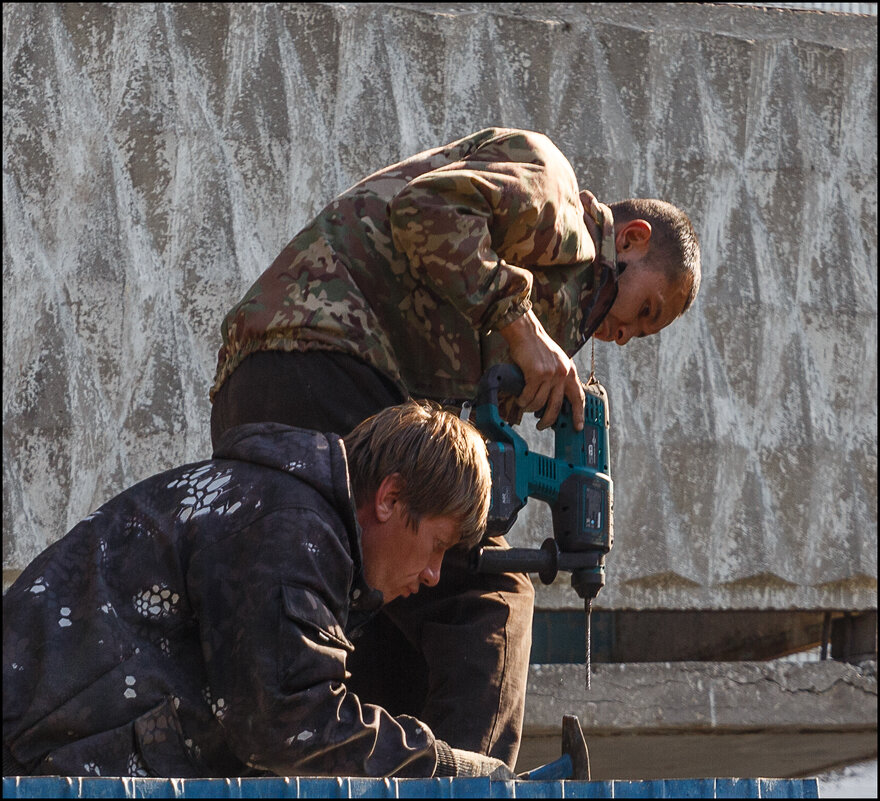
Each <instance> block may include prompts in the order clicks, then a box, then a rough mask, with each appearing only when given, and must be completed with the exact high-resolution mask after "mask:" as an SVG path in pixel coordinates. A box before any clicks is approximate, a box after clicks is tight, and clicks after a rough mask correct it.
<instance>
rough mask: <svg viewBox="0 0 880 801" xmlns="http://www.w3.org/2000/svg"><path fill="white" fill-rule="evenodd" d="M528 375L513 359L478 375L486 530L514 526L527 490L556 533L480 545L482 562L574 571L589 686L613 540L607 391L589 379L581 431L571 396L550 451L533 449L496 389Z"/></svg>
mask: <svg viewBox="0 0 880 801" xmlns="http://www.w3.org/2000/svg"><path fill="white" fill-rule="evenodd" d="M524 385H525V381H524V379H523V375H522V372H521V371H520V369H519V368H518V367H516V366H514V365H510V364H503V365H496V366H495V367H492V368H490V369H489V370H488V371H487V372H486V373H485V375H484V376H483V378H482V380H481V382H480V388H479V393H478V395H477V402H476V404H475V424H476V426H477V428H478V429H479V430H480V431H481V432H482V434H483V435H484V436H485V437H486V438H487V440H488V450H489V463H490V467H491V470H492V499H491V504H490V509H489V522H488V526H487V533H489V534H504V533H506V532H507V531H509V530H510V527H511V526H512V525H513V523H514V521H515V520H516V516H517V514H518V513H519V510H520V509H522V507H523V506H525V503H526V501H527V500H528V499H529V498H537V499H538V500H541V501H544V502H545V503H547V504H549V505H550V509H551V512H552V518H553V537H552V538H548V539H547V540H546V541H545V542H544V543H543V544H542V545H541V547H540V549H530V548H509V549H508V548H490V547H486V548H481V549H480V550H479V551H478V552H477V553H476V555H475V557H476V558H475V562H476V568H477V570H479V571H481V572H485V573H507V572H523V573H537V574H538V575H539V577H540V579H541V581H542V582H543V583H544V584H550V583H552V582H553V580H554V579H555V578H556V575H557V573H558V572H559V571H560V570H566V571H569V572H571V583H572V587H574V590H575V592H576V593H577V594H578V595H579V596H580V597H581V598H583V599H584V613H585V628H586V668H587V677H586V686H587V689H589V687H590V612H591V605H592V600H593V598H595V597H596V595H598V593H599V590H600V589H602V587H603V586H604V585H605V554H606V553H608V551H609V550H611V545H612V543H613V541H614V528H613V487H612V483H611V459H610V452H609V448H608V428H609V420H608V395H607V393H606V392H605V389H604V388H603V387H602V386H601V385H600V384H598V383H591V384H588V385H587V386H586V387H585V392H586V403H585V408H584V428H583V431H575V429H574V423H573V420H572V414H571V405H570V404H569V402H568V400H566V401H565V402H564V403H563V407H562V411H561V412H560V413H559V416H558V418H557V419H556V422H555V423H554V424H553V430H554V432H555V435H556V444H555V452H554V455H553V457H552V458H551V457H549V456H544V455H543V454H539V453H534V452H533V451H531V450H530V449H529V447H528V444H527V443H526V441H525V440H524V439H523V438H522V437H520V436H519V435H518V434H517V433H516V432H515V431H514V429H513V427H512V426H511V425H509V424H508V423H506V422H505V421H504V420H502V419H501V416H500V415H499V413H498V393H499V392H507V393H509V394H511V395H519V394H520V393H521V392H522V390H523V387H524Z"/></svg>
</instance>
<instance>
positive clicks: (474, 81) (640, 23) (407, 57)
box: [3, 3, 877, 608]
mask: <svg viewBox="0 0 880 801" xmlns="http://www.w3.org/2000/svg"><path fill="white" fill-rule="evenodd" d="M876 68H877V32H876V26H875V25H873V24H870V23H869V22H866V18H859V17H852V16H847V15H825V14H818V13H804V12H794V11H788V10H780V9H755V8H743V7H736V6H711V5H702V4H682V5H678V4H574V5H571V4H552V3H551V4H529V3H525V4H467V5H465V4H418V5H408V4H381V3H380V4H366V5H360V4H344V3H343V4H338V3H333V4H329V3H311V4H296V3H294V4H272V3H267V4H115V3H111V4H11V3H10V4H4V7H3V217H4V222H3V552H4V568H5V569H6V570H8V571H16V570H18V569H21V568H22V567H23V566H24V565H25V564H26V563H27V562H28V561H29V560H30V559H31V558H32V557H33V556H35V555H36V554H37V553H38V552H39V551H40V550H41V549H42V548H43V547H45V546H46V545H47V544H48V543H49V542H51V541H53V540H54V539H56V538H58V537H59V536H61V535H62V534H63V533H64V532H65V531H66V530H68V529H69V528H70V527H71V526H72V525H73V524H74V523H75V522H76V521H77V520H78V519H80V518H81V517H82V516H84V515H85V514H87V513H88V512H90V511H91V510H93V509H94V508H96V507H97V506H98V505H99V504H100V503H102V502H103V501H104V500H107V499H108V498H109V497H111V496H112V495H114V494H115V493H117V492H119V491H120V490H122V489H123V488H124V487H126V486H129V485H131V484H133V483H134V482H136V481H138V480H140V479H142V478H145V477H147V476H148V475H150V474H152V473H154V472H156V471H158V470H160V469H164V468H167V467H170V466H172V465H176V464H182V463H185V462H188V461H194V460H196V459H200V458H203V457H205V456H207V455H209V453H210V445H209V435H208V418H209V404H208V399H207V393H208V387H209V385H210V382H211V378H212V375H213V370H214V366H215V357H216V351H217V348H218V346H219V324H220V321H221V319H222V317H223V315H224V314H225V312H226V310H227V309H228V308H229V307H230V305H231V304H232V303H233V302H235V301H237V300H238V299H239V297H240V296H241V294H242V293H243V292H244V290H245V289H246V288H247V287H248V286H249V285H250V283H251V282H252V281H253V279H254V278H256V276H257V275H258V274H259V273H260V272H262V270H263V269H265V267H267V266H268V265H269V263H270V262H271V261H272V259H274V257H275V256H276V255H277V253H278V252H279V251H280V249H281V248H282V247H283V246H284V244H285V243H286V242H287V241H288V240H289V239H290V237H291V236H292V234H293V233H295V231H296V230H297V229H298V228H299V227H301V226H302V225H303V224H305V223H306V222H307V221H308V220H309V218H310V216H311V215H312V214H314V213H315V212H316V211H317V210H318V209H319V208H320V207H321V206H323V205H324V204H325V203H326V202H327V201H329V200H330V199H331V198H332V197H333V195H334V194H335V193H337V192H338V191H341V190H343V189H344V188H346V187H347V186H349V185H351V184H352V183H354V182H355V181H357V180H359V179H360V178H361V177H362V176H364V175H366V174H367V173H368V172H371V171H372V170H374V169H377V168H379V167H381V166H384V165H385V164H388V163H391V162H392V161H395V160H397V159H399V158H403V157H405V156H408V155H410V154H411V153H414V152H416V151H418V150H420V149H422V148H425V147H430V146H434V145H437V144H441V143H444V142H446V141H450V140H452V139H454V138H456V137H458V136H461V135H463V134H465V133H469V132H471V131H475V130H478V129H479V128H481V127H484V126H486V125H506V126H516V127H523V128H529V129H532V130H539V131H542V132H545V133H547V134H548V135H549V136H550V137H551V138H552V139H553V140H554V141H555V142H556V143H557V144H558V145H559V146H560V148H561V149H562V151H563V152H564V153H565V154H566V155H567V156H568V157H569V159H570V160H571V162H572V164H573V166H574V168H575V171H576V173H577V174H578V176H579V178H580V180H581V183H582V185H583V186H585V187H587V188H590V189H592V190H593V191H595V192H596V194H597V195H598V196H599V197H600V198H601V199H603V200H607V201H611V200H615V199H619V198H622V197H626V196H633V195H643V196H657V197H664V198H667V199H669V200H671V201H673V202H675V203H677V204H679V205H681V206H682V207H683V208H685V209H687V210H689V211H690V212H691V216H692V218H693V220H694V222H695V225H696V226H697V229H698V231H699V232H700V235H701V239H702V244H703V250H704V282H703V289H702V292H701V296H700V298H699V300H698V302H697V304H696V306H695V307H694V309H693V310H692V311H691V312H689V313H688V314H687V315H686V316H685V317H684V318H683V319H682V320H681V321H680V322H679V323H677V324H676V325H674V326H672V327H671V328H670V329H667V331H665V332H663V334H662V335H660V336H659V337H652V338H650V339H648V340H643V341H640V342H635V343H631V344H629V345H628V346H627V347H626V348H622V349H620V348H617V347H616V346H614V345H608V344H605V343H598V345H597V354H596V355H597V361H598V372H599V376H600V378H601V379H602V380H603V382H604V383H605V384H606V385H607V386H608V388H609V392H610V396H611V403H612V419H613V428H612V439H613V468H614V479H615V499H616V520H615V529H616V544H615V549H614V551H613V552H612V554H611V556H610V557H609V569H608V570H609V583H608V587H607V588H606V590H605V591H603V594H602V595H601V596H600V598H599V602H600V603H601V604H602V605H606V606H607V605H611V606H620V607H623V606H630V607H649V608H652V607H664V606H665V607H698V608H699V607H703V608H712V607H725V606H730V607H780V608H786V607H794V606H820V607H821V606H825V607H848V608H866V607H876V575H877V563H876V546H877V541H876V540H877V536H876V532H877V519H876V500H877V470H876V466H877V462H876V457H877V448H876V430H877V429H876V425H877V405H876V392H877V361H876V355H877V350H876V341H877V274H876V268H875V264H876V257H877V249H876V237H877V227H876V212H877V205H876V177H877V149H876V133H877V131H876V121H875V118H876V110H877V95H876V90H877V83H876ZM579 364H580V366H581V368H582V370H583V374H584V376H585V375H586V373H587V372H588V370H589V353H588V348H587V349H585V350H584V351H583V352H582V353H581V354H580V356H579ZM529 425H530V423H529ZM530 436H531V437H532V438H533V440H534V444H535V445H536V446H537V447H540V448H542V449H545V450H547V451H549V448H550V445H549V444H548V443H547V440H546V439H542V438H541V437H539V436H538V435H537V434H535V435H530ZM548 535H549V514H546V510H545V509H544V508H543V507H541V505H540V504H530V506H529V507H528V508H527V510H526V513H525V514H523V515H522V517H521V520H520V521H519V522H518V523H517V527H516V529H515V531H514V533H513V536H512V539H513V541H514V542H515V543H516V544H524V543H526V542H529V543H535V544H537V543H539V542H540V541H541V540H542V539H543V538H544V537H546V536H548ZM541 597H542V599H543V600H542V603H544V604H546V605H557V604H564V603H570V602H571V601H572V600H576V599H575V598H574V596H573V594H572V593H570V592H569V591H568V590H567V589H565V588H564V587H563V586H559V587H556V586H554V587H551V588H548V589H546V590H543V589H542V596H541Z"/></svg>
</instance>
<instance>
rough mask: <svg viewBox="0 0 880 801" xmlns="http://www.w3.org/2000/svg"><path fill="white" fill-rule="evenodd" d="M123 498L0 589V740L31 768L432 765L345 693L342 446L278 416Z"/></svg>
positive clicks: (356, 612) (102, 771)
mask: <svg viewBox="0 0 880 801" xmlns="http://www.w3.org/2000/svg"><path fill="white" fill-rule="evenodd" d="M214 457H215V458H214V460H212V461H208V462H202V463H198V464H192V465H188V466H184V467H181V468H178V469H174V470H170V471H168V472H165V473H161V474H159V475H157V476H153V477H152V478H149V479H147V480H145V481H143V482H141V483H139V484H137V485H135V486H134V487H132V488H130V489H129V490H127V491H125V492H123V493H122V494H120V495H119V496H117V497H116V498H114V499H113V500H111V501H110V502H108V503H107V504H105V505H104V506H102V507H101V508H100V509H99V510H98V511H97V512H95V513H94V514H92V515H91V516H89V517H88V518H86V519H85V520H83V521H82V522H81V523H79V525H77V526H76V527H75V528H74V529H72V530H71V531H70V532H69V533H68V534H67V535H66V536H65V537H64V538H63V539H61V540H60V541H58V542H57V543H55V544H53V545H52V546H50V547H49V548H48V549H47V550H45V551H44V552H43V553H42V554H40V555H39V556H38V557H37V558H36V559H35V560H34V561H33V562H32V563H31V564H30V565H29V566H28V567H27V569H26V570H25V571H24V572H23V574H22V575H21V576H20V577H19V579H18V580H17V581H16V582H15V584H14V585H13V586H12V587H11V588H10V589H9V591H8V592H7V594H6V596H5V597H4V599H3V740H4V747H5V748H8V749H9V751H10V752H11V754H12V756H13V757H14V759H15V760H17V761H18V762H19V763H21V765H22V766H24V767H25V769H26V770H27V772H30V773H34V774H60V775H89V774H91V775H104V776H107V775H116V776H118V775H122V776H177V777H188V776H189V777H192V776H238V775H247V774H248V773H254V772H255V771H260V772H261V771H270V772H272V773H275V774H280V775H297V774H299V775H303V774H307V775H328V774H340V773H341V774H346V775H352V776H356V775H360V776H386V775H399V776H430V775H431V774H432V772H433V771H434V768H435V765H436V762H437V755H436V749H437V747H436V746H435V740H434V737H433V735H432V733H431V732H430V730H429V729H428V728H427V727H426V726H425V725H424V724H422V723H420V722H419V721H418V720H415V719H414V718H410V717H405V716H401V717H397V718H394V717H391V716H390V715H389V714H388V713H387V712H385V711H384V710H382V709H380V708H378V707H375V706H369V705H367V704H362V703H361V702H360V701H359V700H358V699H357V697H356V696H354V695H353V694H351V693H348V692H347V691H346V687H345V678H346V673H345V663H346V656H347V654H348V652H349V651H350V650H351V649H352V646H351V643H350V642H349V639H348V637H347V634H346V632H347V631H350V630H351V628H352V626H354V625H356V623H357V618H360V619H361V620H362V619H365V618H366V617H369V615H370V614H371V613H372V612H374V611H375V610H376V608H377V607H378V605H379V604H380V603H381V595H380V594H379V593H377V592H375V591H373V590H371V589H370V588H369V587H368V586H367V585H366V584H365V583H364V581H363V578H362V566H361V551H360V530H359V528H358V525H357V522H356V518H355V511H354V507H353V503H352V498H351V495H350V489H349V484H348V474H347V465H346V461H345V454H344V447H343V445H342V443H341V441H340V440H339V439H338V438H336V437H335V436H334V435H327V436H325V435H322V434H318V433H315V432H310V431H304V430H300V429H293V428H289V427H286V426H281V425H277V424H271V423H269V424H254V425H246V426H241V427H239V428H236V429H232V430H231V431H230V432H229V433H228V434H227V436H226V437H225V438H224V440H223V441H222V442H221V443H220V445H219V447H218V449H217V451H216V452H215V454H214Z"/></svg>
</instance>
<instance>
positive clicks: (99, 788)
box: [3, 776, 819, 798]
mask: <svg viewBox="0 0 880 801" xmlns="http://www.w3.org/2000/svg"><path fill="white" fill-rule="evenodd" d="M3 797H4V798H818V797H819V788H818V781H817V780H816V779H664V780H662V781H610V782H576V781H555V782H541V781H518V782H497V781H490V780H489V779H355V778H342V777H340V778H323V779H317V778H315V779H305V778H286V779H280V778H259V779H114V778H76V779H65V778H60V777H36V776H27V777H21V778H16V777H11V778H4V779H3Z"/></svg>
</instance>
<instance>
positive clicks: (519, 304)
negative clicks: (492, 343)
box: [485, 296, 532, 331]
mask: <svg viewBox="0 0 880 801" xmlns="http://www.w3.org/2000/svg"><path fill="white" fill-rule="evenodd" d="M531 308H532V301H531V300H530V299H529V297H528V296H526V297H524V298H520V299H514V300H512V301H510V302H508V303H507V304H506V306H505V305H501V313H500V314H498V313H497V312H496V314H495V316H494V317H493V318H492V321H491V323H490V324H489V325H488V326H486V329H485V330H487V331H497V330H498V329H499V328H505V327H506V326H508V325H510V324H511V323H513V322H516V321H517V320H518V319H519V318H520V317H522V316H523V315H524V314H526V313H527V312H528V311H529V310H530V309H531Z"/></svg>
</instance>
